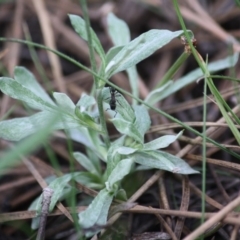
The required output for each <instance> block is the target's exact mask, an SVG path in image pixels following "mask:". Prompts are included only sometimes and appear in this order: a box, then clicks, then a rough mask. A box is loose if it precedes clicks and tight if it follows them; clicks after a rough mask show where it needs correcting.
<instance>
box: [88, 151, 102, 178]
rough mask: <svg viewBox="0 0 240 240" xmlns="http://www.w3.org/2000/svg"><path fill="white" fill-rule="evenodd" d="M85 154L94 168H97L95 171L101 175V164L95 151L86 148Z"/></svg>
mask: <svg viewBox="0 0 240 240" xmlns="http://www.w3.org/2000/svg"><path fill="white" fill-rule="evenodd" d="M86 155H87V156H88V158H89V159H91V162H92V164H93V165H94V168H95V169H96V170H97V173H98V174H99V175H100V176H102V166H101V161H100V159H99V157H98V155H97V154H96V153H95V151H92V150H91V149H90V148H86Z"/></svg>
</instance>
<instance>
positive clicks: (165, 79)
mask: <svg viewBox="0 0 240 240" xmlns="http://www.w3.org/2000/svg"><path fill="white" fill-rule="evenodd" d="M188 57H189V54H188V53H185V52H183V54H182V55H181V56H180V57H179V58H178V59H177V61H176V62H175V63H174V64H173V65H172V66H171V67H170V68H169V70H168V71H167V72H166V74H165V75H164V76H163V78H162V79H161V81H160V82H159V83H158V84H157V86H156V87H155V88H160V87H161V86H163V85H164V84H165V83H167V82H168V81H169V80H170V79H172V77H173V76H174V74H175V73H176V72H177V70H178V69H179V68H180V67H181V66H182V64H183V62H184V61H186V59H187V58H188Z"/></svg>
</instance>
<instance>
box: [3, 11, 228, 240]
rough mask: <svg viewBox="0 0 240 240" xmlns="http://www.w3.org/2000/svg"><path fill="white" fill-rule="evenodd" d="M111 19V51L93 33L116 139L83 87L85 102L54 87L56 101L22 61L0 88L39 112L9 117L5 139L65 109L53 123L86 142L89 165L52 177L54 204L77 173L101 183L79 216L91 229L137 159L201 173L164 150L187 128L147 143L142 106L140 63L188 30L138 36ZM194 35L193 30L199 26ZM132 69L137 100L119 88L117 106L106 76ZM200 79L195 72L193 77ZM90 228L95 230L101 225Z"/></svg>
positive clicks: (100, 98) (82, 159)
mask: <svg viewBox="0 0 240 240" xmlns="http://www.w3.org/2000/svg"><path fill="white" fill-rule="evenodd" d="M69 17H70V20H71V24H72V26H73V28H74V29H75V31H76V32H77V33H78V34H79V35H80V37H82V38H83V39H85V40H86V41H88V34H87V30H86V24H85V21H84V20H83V19H82V18H81V17H79V16H76V15H70V16H69ZM107 23H108V32H109V36H110V37H111V39H112V42H113V43H114V45H115V46H114V47H112V48H111V49H110V50H109V51H108V52H107V53H105V52H104V50H103V48H102V46H101V43H100V41H99V39H98V37H97V35H96V34H95V32H94V31H93V30H92V29H91V30H90V34H91V40H92V41H91V43H92V46H93V48H94V50H95V53H96V54H98V55H99V57H100V59H101V66H100V68H99V70H98V72H97V73H96V74H95V83H94V85H95V86H94V89H95V91H96V94H95V95H96V96H97V102H98V104H97V105H98V107H99V106H100V105H101V104H104V107H105V109H109V108H112V109H113V110H114V108H115V107H116V109H115V111H116V112H115V111H109V114H110V115H111V114H112V116H114V117H113V118H112V119H111V121H112V123H113V124H114V126H115V127H116V129H117V131H118V132H119V133H120V135H121V136H120V137H119V138H118V139H116V140H115V141H113V142H110V141H109V137H108V133H107V131H106V127H105V126H104V124H105V122H104V121H105V119H104V114H103V112H101V111H98V108H96V99H95V98H94V97H93V96H89V95H87V94H82V95H81V97H80V100H79V101H78V102H77V104H74V103H73V102H72V100H71V99H70V98H69V97H68V96H67V95H66V94H64V93H58V92H54V93H53V98H54V100H52V98H51V97H49V95H48V94H47V93H46V92H45V91H44V89H42V87H41V86H40V85H39V84H38V83H37V81H36V79H35V77H34V76H33V75H32V74H31V73H30V72H29V71H28V70H27V69H26V68H23V67H16V68H15V71H14V79H12V78H8V77H1V78H0V89H1V91H2V92H3V93H5V94H6V95H9V96H10V97H12V98H15V99H18V100H21V101H23V102H24V103H25V104H27V106H29V107H30V108H32V109H34V110H37V111H38V112H37V113H35V114H33V115H32V116H30V117H23V118H15V119H11V120H4V121H1V122H0V137H1V138H4V139H7V140H10V141H19V140H21V139H23V138H26V137H27V136H29V135H32V134H34V133H35V132H37V131H38V130H39V129H41V128H44V127H45V126H46V125H47V124H48V122H49V121H50V120H51V119H52V118H53V117H54V116H56V114H57V115H58V117H57V118H55V121H54V123H53V124H52V127H51V130H52V131H53V130H65V131H67V132H68V135H69V136H70V137H71V139H73V140H75V141H78V142H80V143H82V144H83V145H85V147H86V154H83V153H80V152H74V153H73V156H74V157H75V159H76V160H77V161H78V162H79V163H80V164H81V165H82V166H83V167H84V168H85V169H86V170H87V171H85V172H74V173H69V174H65V175H64V176H62V177H58V178H57V177H53V178H51V179H50V180H49V187H50V188H52V189H54V194H53V197H52V200H51V204H50V211H51V210H52V209H53V208H54V206H55V205H56V203H57V201H58V200H61V199H63V198H64V197H65V196H66V195H67V194H68V193H69V191H71V186H70V185H68V182H69V181H70V180H74V181H77V182H79V183H81V184H84V185H86V186H87V187H90V188H93V189H96V190H99V193H98V195H97V196H96V197H95V198H94V199H93V201H92V203H91V204H90V205H89V206H88V208H87V209H86V210H85V211H84V212H81V213H80V214H79V216H78V217H79V224H80V226H81V227H82V228H85V229H87V228H91V227H92V226H94V225H100V226H101V225H105V224H106V222H107V216H108V211H109V207H110V205H111V203H112V200H113V198H114V197H115V196H116V195H117V194H118V193H119V191H121V193H122V192H124V190H123V189H120V182H121V180H122V179H123V178H124V177H125V176H126V175H127V174H129V173H130V172H131V171H134V169H135V167H134V166H135V164H136V163H137V164H140V165H143V166H145V167H148V168H156V169H163V170H166V171H170V172H173V173H179V174H193V173H197V171H195V170H194V169H192V168H191V167H190V166H189V165H188V164H187V163H186V162H185V161H184V160H182V159H180V158H178V157H176V156H173V155H171V154H169V153H167V152H164V151H161V150H159V149H162V148H166V147H167V146H169V145H170V144H171V143H172V142H174V141H175V140H176V139H177V138H178V137H179V136H180V135H181V133H182V132H180V133H179V134H177V135H176V136H175V135H166V136H163V137H159V138H157V139H155V140H153V141H151V142H147V143H145V142H144V135H145V134H146V132H147V131H148V129H149V128H150V125H151V121H150V117H149V114H148V109H147V108H146V107H145V106H144V105H143V104H142V105H137V101H136V99H138V88H137V86H138V83H137V71H136V64H137V63H138V62H140V61H142V60H143V59H145V58H147V57H148V56H150V55H151V54H152V53H153V52H155V51H156V50H158V49H159V48H161V47H163V46H164V45H166V44H167V43H169V42H170V41H171V40H172V39H174V38H178V37H180V36H181V35H182V34H183V31H182V30H181V31H176V32H171V31H168V30H150V31H148V32H146V33H143V34H142V35H140V36H139V37H137V38H136V39H134V40H132V41H130V32H129V29H128V26H127V25H126V23H125V22H123V21H122V20H120V19H118V18H117V17H116V16H114V15H113V14H111V13H110V14H109V15H108V18H107ZM189 34H190V35H191V36H192V33H191V31H189ZM225 67H226V66H225ZM125 70H126V71H127V74H128V77H129V81H130V85H131V89H132V95H133V96H134V100H133V101H132V105H130V104H129V103H128V102H127V101H126V100H125V98H124V97H123V96H122V95H121V94H120V93H116V92H114V94H115V95H114V97H115V99H112V100H114V104H115V107H113V106H109V105H108V104H109V101H110V100H111V94H110V90H109V87H104V86H105V83H106V80H109V78H110V77H111V76H112V75H114V74H115V73H118V72H120V71H125ZM216 70H218V69H215V71H216ZM194 79H195V76H194V77H193V78H192V81H193V80H194ZM188 83H189V82H188ZM170 86H171V82H168V83H167V84H165V85H164V86H162V87H161V88H158V89H156V90H154V91H153V92H151V93H150V94H149V96H148V97H147V98H146V99H145V103H147V104H148V105H149V104H150V105H151V104H154V103H156V101H159V100H160V99H162V98H163V97H166V92H168V94H171V93H172V92H173V91H174V89H173V88H170ZM112 94H113V93H112ZM161 94H162V95H161ZM110 105H111V104H110ZM115 115H116V116H115ZM102 139H104V141H103V140H102ZM100 161H103V162H105V163H106V170H105V172H102V169H101V164H100ZM38 202H39V201H38ZM32 208H35V209H36V208H39V204H33V205H32ZM33 225H34V224H33ZM33 227H36V225H35V226H33ZM86 234H87V235H91V234H93V232H86Z"/></svg>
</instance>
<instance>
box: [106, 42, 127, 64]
mask: <svg viewBox="0 0 240 240" xmlns="http://www.w3.org/2000/svg"><path fill="white" fill-rule="evenodd" d="M123 47H124V46H117V47H112V48H110V49H109V50H108V52H107V54H106V64H108V63H109V62H110V61H111V60H112V59H113V58H114V57H115V56H116V55H117V54H118V53H119V52H120V51H121V50H122V48H123Z"/></svg>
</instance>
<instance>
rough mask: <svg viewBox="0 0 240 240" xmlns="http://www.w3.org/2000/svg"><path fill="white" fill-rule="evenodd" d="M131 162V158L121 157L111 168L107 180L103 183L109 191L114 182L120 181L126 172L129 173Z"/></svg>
mask: <svg viewBox="0 0 240 240" xmlns="http://www.w3.org/2000/svg"><path fill="white" fill-rule="evenodd" d="M133 162H134V161H133V159H131V158H127V159H122V160H121V161H120V162H119V163H118V164H117V165H116V167H115V168H114V169H113V171H112V172H111V174H110V176H109V177H108V180H107V182H106V183H105V184H106V188H107V190H108V191H111V190H112V187H113V185H114V184H115V183H117V182H118V181H121V180H122V179H123V178H124V177H125V176H126V175H127V174H129V173H130V171H131V168H132V164H133Z"/></svg>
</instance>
